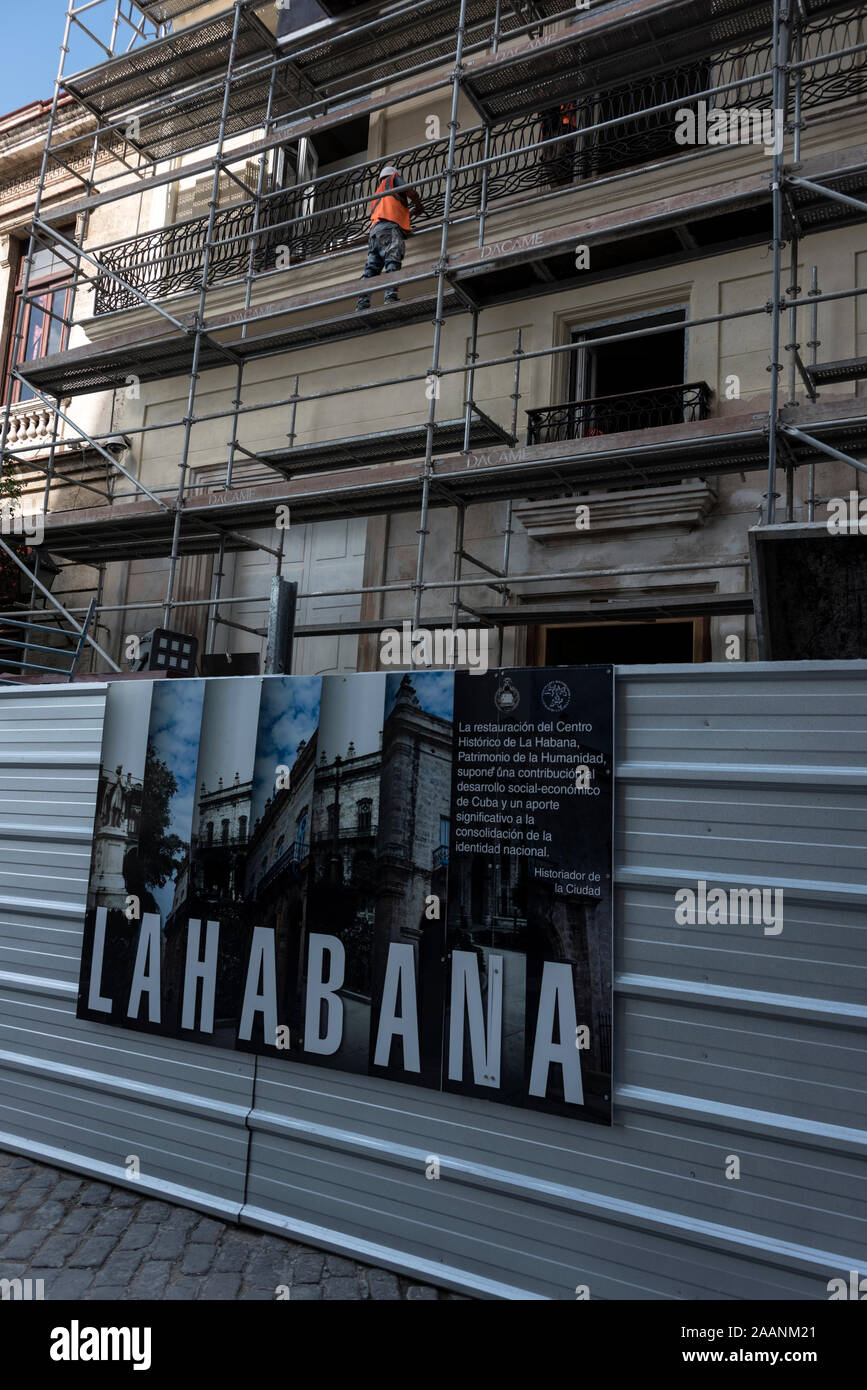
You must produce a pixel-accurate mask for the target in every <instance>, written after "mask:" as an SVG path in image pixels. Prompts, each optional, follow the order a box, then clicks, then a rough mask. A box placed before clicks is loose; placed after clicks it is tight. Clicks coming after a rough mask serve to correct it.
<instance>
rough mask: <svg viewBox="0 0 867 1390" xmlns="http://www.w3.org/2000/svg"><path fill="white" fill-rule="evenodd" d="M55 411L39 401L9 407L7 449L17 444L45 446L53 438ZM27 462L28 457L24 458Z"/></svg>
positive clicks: (24, 402)
mask: <svg viewBox="0 0 867 1390" xmlns="http://www.w3.org/2000/svg"><path fill="white" fill-rule="evenodd" d="M53 426H54V411H53V410H51V409H50V408H49V407H48V406H47V405H42V404H41V403H40V402H38V401H21V402H19V403H17V404H15V405H12V406H10V407H9V431H8V433H7V435H6V447H7V448H8V449H14V447H15V445H16V444H45V446H46V447H47V446H48V445H49V444H50V443H51V440H52V437H53V432H54V430H53ZM22 457H23V458H24V459H25V460H26V458H27V455H26V454H25V455H23V456H22Z"/></svg>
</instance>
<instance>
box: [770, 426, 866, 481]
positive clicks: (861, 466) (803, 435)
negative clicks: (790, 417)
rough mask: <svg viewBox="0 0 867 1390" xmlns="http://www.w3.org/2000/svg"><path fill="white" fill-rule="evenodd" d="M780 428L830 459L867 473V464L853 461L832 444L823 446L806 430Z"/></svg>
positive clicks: (850, 456) (789, 427) (790, 427)
mask: <svg viewBox="0 0 867 1390" xmlns="http://www.w3.org/2000/svg"><path fill="white" fill-rule="evenodd" d="M780 428H781V429H782V430H783V431H784V433H785V434H790V435H791V436H792V438H793V439H800V440H801V441H802V442H803V443H804V444H810V445H812V447H813V448H814V449H818V450H819V452H820V453H821V454H827V455H828V457H829V458H832V459H838V460H839V461H840V463H848V464H849V466H850V467H851V468H856V469H857V470H858V472H859V473H867V463H861V462H860V461H859V460H858V459H853V457H852V455H851V454H844V453H843V452H842V450H840V449H833V448H832V447H831V445H830V444H823V442H822V440H821V439H816V437H815V435H812V434H807V432H806V431H805V430H799V429H796V428H795V426H794V425H781V426H780Z"/></svg>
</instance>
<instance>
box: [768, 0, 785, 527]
mask: <svg viewBox="0 0 867 1390" xmlns="http://www.w3.org/2000/svg"><path fill="white" fill-rule="evenodd" d="M789 39H790V16H789V4H788V0H774V19H773V50H774V53H773V57H774V86H773V115H774V154H773V172H772V174H771V198H772V206H773V272H772V276H773V289H772V294H771V301H772V302H771V361H770V367H769V371H770V374H771V389H770V402H769V406H768V484H767V486H768V491H767V497H766V499H765V522H766V524H767V525H768V526H771V525H773V522H774V517H775V513H776V500H777V442H778V428H779V399H780V375H781V373H782V370H783V364H782V362H781V361H780V339H781V333H780V319H781V315H782V312H783V304H782V292H783V291H782V250H783V179H784V176H785V152H784V149H783V145H784V142H785V118H786V107H787V96H788V82H787V72H786V69H787V64H788V61H789Z"/></svg>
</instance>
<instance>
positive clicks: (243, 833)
mask: <svg viewBox="0 0 867 1390" xmlns="http://www.w3.org/2000/svg"><path fill="white" fill-rule="evenodd" d="M246 838H247V817H246V816H241V818H240V820H239V821H238V839H239V840H246Z"/></svg>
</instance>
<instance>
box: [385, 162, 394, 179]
mask: <svg viewBox="0 0 867 1390" xmlns="http://www.w3.org/2000/svg"><path fill="white" fill-rule="evenodd" d="M396 173H397V170H396V169H395V167H394V165H393V164H384V165H383V167H382V176H383V178H385V176H386V174H396Z"/></svg>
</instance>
